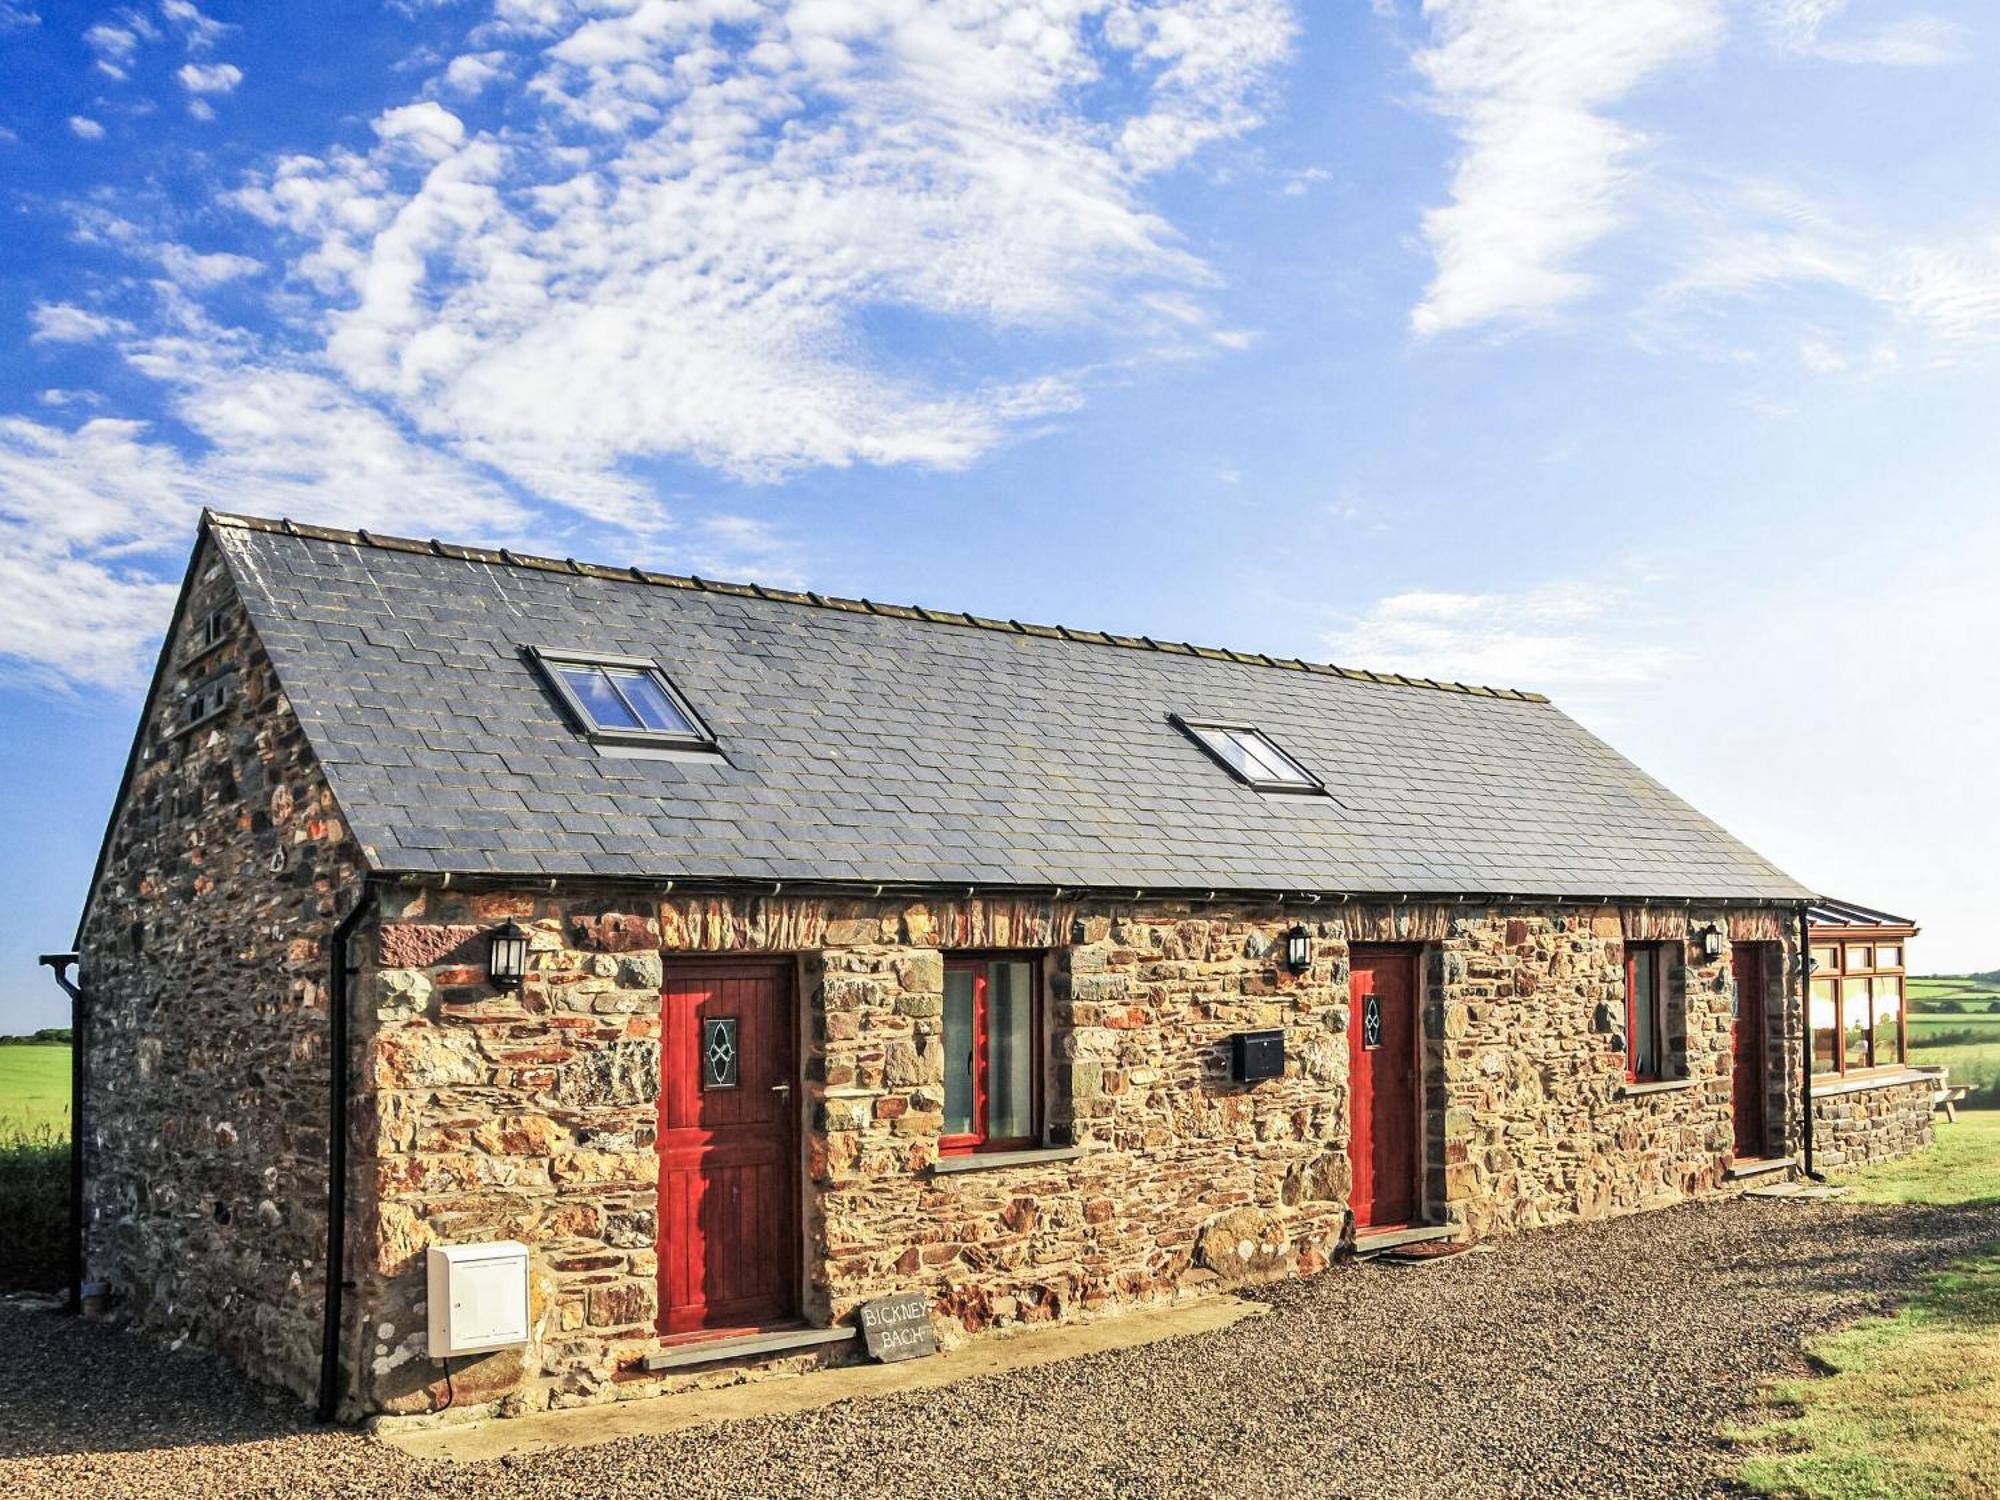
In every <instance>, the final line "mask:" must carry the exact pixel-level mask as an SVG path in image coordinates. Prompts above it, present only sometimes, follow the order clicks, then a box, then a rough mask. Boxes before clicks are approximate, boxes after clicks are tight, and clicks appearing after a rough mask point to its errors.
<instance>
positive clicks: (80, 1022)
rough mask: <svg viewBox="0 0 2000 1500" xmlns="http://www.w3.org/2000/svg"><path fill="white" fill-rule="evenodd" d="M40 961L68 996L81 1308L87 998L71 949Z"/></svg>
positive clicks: (73, 1269) (74, 1277) (72, 1191)
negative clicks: (74, 977)
mask: <svg viewBox="0 0 2000 1500" xmlns="http://www.w3.org/2000/svg"><path fill="white" fill-rule="evenodd" d="M39 962H40V963H41V964H42V965H43V966H44V967H45V968H47V969H48V971H49V972H50V973H51V974H53V975H55V980H56V983H57V984H59V985H61V986H62V987H63V991H64V993H66V994H67V995H68V996H69V1306H68V1308H67V1309H66V1310H67V1311H68V1312H70V1313H72V1314H74V1313H80V1312H82V1311H83V1047H84V1040H85V1038H84V1031H83V1028H84V1023H85V1021H86V1020H87V1018H88V1015H89V1010H90V1006H89V999H88V997H87V996H86V995H85V994H84V992H83V986H82V985H80V984H78V983H76V982H75V981H74V980H72V979H71V978H70V977H69V969H70V965H72V964H74V963H75V962H76V955H75V954H74V953H44V954H43V955H42V956H41V958H40V960H39Z"/></svg>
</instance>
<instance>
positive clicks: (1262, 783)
mask: <svg viewBox="0 0 2000 1500" xmlns="http://www.w3.org/2000/svg"><path fill="white" fill-rule="evenodd" d="M1172 717H1173V721H1174V723H1175V724H1176V725H1178V726H1179V727H1180V728H1181V729H1182V730H1183V731H1184V732H1185V733H1186V734H1187V735H1188V737H1189V738H1190V739H1192V740H1193V741H1194V742H1195V743H1196V744H1197V745H1199V746H1201V748H1202V749H1204V750H1206V751H1207V752H1208V753H1209V754H1210V755H1212V756H1213V757H1214V758H1215V759H1216V760H1217V761H1219V762H1220V763H1221V764H1222V766H1223V768H1224V769H1225V770H1227V771H1228V772H1229V774H1230V775H1232V776H1234V777H1235V778H1236V779H1237V780H1238V781H1240V782H1243V783H1244V784H1245V785H1246V786H1252V787H1255V788H1256V789H1257V790H1258V791H1260V792H1324V791H1325V790H1326V787H1325V786H1324V785H1322V784H1321V782H1320V779H1319V778H1318V777H1317V776H1315V775H1313V773H1312V772H1310V771H1308V770H1307V769H1306V768H1305V767H1304V766H1302V765H1300V764H1299V763H1298V762H1297V761H1296V760H1293V759H1292V757H1291V756H1289V755H1287V754H1286V753H1285V752H1284V751H1283V750H1280V749H1279V748H1278V745H1277V742H1276V741H1275V740H1273V739H1272V738H1271V737H1270V736H1269V735H1268V734H1266V733H1264V731H1263V730H1261V729H1259V728H1257V727H1256V726H1255V725H1254V724H1216V723H1196V722H1195V721H1193V720H1191V719H1183V718H1182V717H1180V715H1178V714H1175V715H1173V716H1172Z"/></svg>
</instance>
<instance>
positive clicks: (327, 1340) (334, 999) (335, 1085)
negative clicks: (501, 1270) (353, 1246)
mask: <svg viewBox="0 0 2000 1500" xmlns="http://www.w3.org/2000/svg"><path fill="white" fill-rule="evenodd" d="M374 904H375V887H374V884H373V883H372V882H368V883H365V884H363V886H362V888H361V895H360V896H359V897H358V898H357V899H356V901H355V903H354V909H353V910H352V911H350V912H348V914H347V915H346V916H345V917H343V918H341V920H340V925H339V926H338V927H336V928H334V929H333V937H332V940H331V941H330V942H329V943H328V945H327V949H328V952H327V965H328V968H327V981H326V1009H327V1053H328V1059H327V1062H328V1066H327V1122H326V1124H327V1128H326V1307H325V1311H324V1314H323V1316H322V1318H321V1323H320V1341H319V1419H320V1421H322V1422H331V1421H333V1420H334V1419H335V1417H336V1416H337V1415H338V1414H339V1411H340V1325H341V1292H342V1291H343V1290H345V1286H346V1283H345V1280H344V1278H345V1276H346V1274H347V1124H348V1121H347V1114H348V1100H349V1096H350V1089H349V1080H348V1057H347V1052H348V1026H347V1019H348V994H347V990H348V979H349V976H350V974H351V972H352V970H351V968H350V966H349V964H348V961H347V943H348V940H349V939H350V938H352V937H353V936H354V930H355V929H356V928H357V927H359V926H360V925H361V921H362V918H364V917H366V916H367V915H368V912H369V909H370V908H371V907H372V906H373V905H374Z"/></svg>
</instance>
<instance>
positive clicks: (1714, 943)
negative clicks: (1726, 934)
mask: <svg viewBox="0 0 2000 1500" xmlns="http://www.w3.org/2000/svg"><path fill="white" fill-rule="evenodd" d="M1701 956H1702V957H1703V958H1720V957H1722V929H1721V928H1720V927H1706V928H1703V929H1702V934H1701Z"/></svg>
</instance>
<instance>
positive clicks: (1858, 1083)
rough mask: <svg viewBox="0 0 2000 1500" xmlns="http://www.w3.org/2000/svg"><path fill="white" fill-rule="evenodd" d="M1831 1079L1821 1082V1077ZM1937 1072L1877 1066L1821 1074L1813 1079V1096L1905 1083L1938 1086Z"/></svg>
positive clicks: (1825, 1097) (1825, 1095) (1818, 1096)
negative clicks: (1869, 1068)
mask: <svg viewBox="0 0 2000 1500" xmlns="http://www.w3.org/2000/svg"><path fill="white" fill-rule="evenodd" d="M1822 1077H1823V1078H1827V1079H1828V1080H1829V1081H1828V1082H1826V1083H1821V1082H1820V1081H1819V1080H1820V1078H1822ZM1937 1081H1938V1080H1937V1074H1935V1073H1925V1072H1922V1071H1919V1070H1918V1069H1916V1068H1875V1069H1872V1070H1870V1071H1869V1072H1866V1073H1863V1072H1860V1071H1858V1070H1857V1071H1855V1072H1852V1073H1845V1074H1840V1073H1835V1074H1821V1075H1819V1077H1815V1078H1814V1079H1813V1086H1812V1096H1813V1098H1815V1099H1828V1098H1832V1097H1834V1096H1836V1095H1839V1094H1860V1093H1865V1092H1866V1091H1867V1090H1869V1089H1882V1088H1895V1087H1897V1086H1899V1085H1903V1084H1917V1083H1921V1084H1926V1085H1928V1086H1929V1087H1931V1088H1936V1087H1937Z"/></svg>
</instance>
